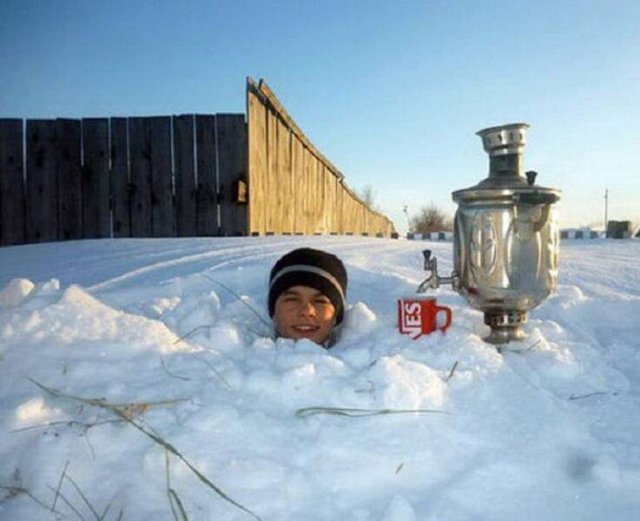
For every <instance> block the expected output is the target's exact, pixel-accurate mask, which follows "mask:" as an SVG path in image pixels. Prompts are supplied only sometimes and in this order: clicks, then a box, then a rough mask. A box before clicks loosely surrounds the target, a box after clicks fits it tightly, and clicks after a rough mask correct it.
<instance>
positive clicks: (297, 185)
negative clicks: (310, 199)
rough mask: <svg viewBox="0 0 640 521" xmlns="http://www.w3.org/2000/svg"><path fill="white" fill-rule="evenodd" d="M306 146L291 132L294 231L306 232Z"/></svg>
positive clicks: (297, 232) (291, 206) (291, 203)
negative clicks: (304, 194) (304, 192)
mask: <svg viewBox="0 0 640 521" xmlns="http://www.w3.org/2000/svg"><path fill="white" fill-rule="evenodd" d="M304 177H305V176H304V147H303V145H302V143H301V142H300V140H299V139H298V138H297V137H296V135H295V134H293V133H292V134H291V196H292V198H293V199H292V201H291V202H290V208H291V213H292V215H293V233H295V234H301V233H304V204H305V198H304V197H303V196H302V193H303V190H304V186H305V185H304Z"/></svg>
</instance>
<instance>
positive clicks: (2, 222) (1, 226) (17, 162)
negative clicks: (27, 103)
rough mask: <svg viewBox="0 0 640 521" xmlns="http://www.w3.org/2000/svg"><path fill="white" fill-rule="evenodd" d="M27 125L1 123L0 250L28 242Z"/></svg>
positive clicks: (1, 121)
mask: <svg viewBox="0 0 640 521" xmlns="http://www.w3.org/2000/svg"><path fill="white" fill-rule="evenodd" d="M22 142H23V122H22V120H21V119H0V246H9V245H12V244H24V243H25V242H26V201H25V186H24V171H23V170H24V159H23V144H22Z"/></svg>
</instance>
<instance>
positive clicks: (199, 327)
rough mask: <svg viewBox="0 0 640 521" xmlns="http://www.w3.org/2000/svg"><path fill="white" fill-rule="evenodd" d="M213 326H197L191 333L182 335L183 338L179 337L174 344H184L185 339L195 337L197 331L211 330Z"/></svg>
mask: <svg viewBox="0 0 640 521" xmlns="http://www.w3.org/2000/svg"><path fill="white" fill-rule="evenodd" d="M212 327H213V326H209V325H203V326H196V327H194V328H193V329H191V330H190V331H187V332H186V333H185V334H184V335H182V336H181V337H179V338H178V339H177V340H176V341H175V342H174V343H173V345H176V344H177V343H179V342H182V341H183V340H184V339H185V338H189V337H190V336H191V335H193V334H194V333H195V332H196V331H199V330H200V329H211V328H212Z"/></svg>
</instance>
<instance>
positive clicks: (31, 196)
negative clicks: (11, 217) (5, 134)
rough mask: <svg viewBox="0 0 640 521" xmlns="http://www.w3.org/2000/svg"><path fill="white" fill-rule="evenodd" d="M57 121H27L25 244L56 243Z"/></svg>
mask: <svg viewBox="0 0 640 521" xmlns="http://www.w3.org/2000/svg"><path fill="white" fill-rule="evenodd" d="M57 164H58V152H57V149H56V121H55V120H43V119H32V120H28V121H27V241H28V242H47V241H56V240H58V179H57V173H58V169H57Z"/></svg>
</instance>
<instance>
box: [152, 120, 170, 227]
mask: <svg viewBox="0 0 640 521" xmlns="http://www.w3.org/2000/svg"><path fill="white" fill-rule="evenodd" d="M146 120H147V121H146V125H147V129H148V139H149V148H150V151H151V157H150V166H151V234H152V236H153V237H173V236H174V235H175V226H174V212H173V174H172V168H171V117H170V116H161V117H152V118H146Z"/></svg>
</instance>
